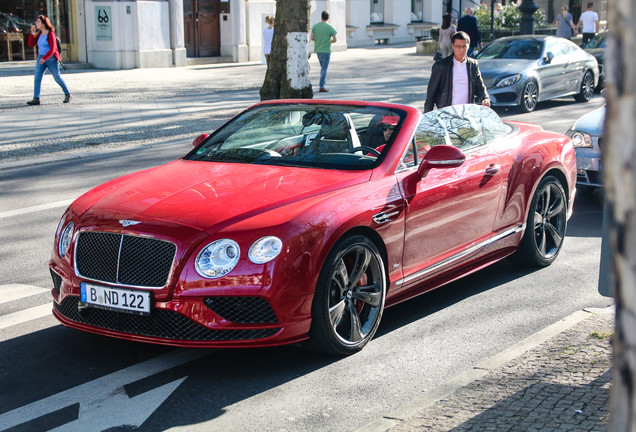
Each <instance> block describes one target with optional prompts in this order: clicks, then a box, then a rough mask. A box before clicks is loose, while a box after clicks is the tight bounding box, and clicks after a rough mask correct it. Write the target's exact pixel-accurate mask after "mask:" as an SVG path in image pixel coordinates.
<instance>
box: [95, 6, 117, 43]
mask: <svg viewBox="0 0 636 432" xmlns="http://www.w3.org/2000/svg"><path fill="white" fill-rule="evenodd" d="M110 17H111V14H110V6H95V29H96V30H95V34H96V37H97V40H113V23H112V22H111V19H110Z"/></svg>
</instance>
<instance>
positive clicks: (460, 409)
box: [358, 307, 614, 432]
mask: <svg viewBox="0 0 636 432" xmlns="http://www.w3.org/2000/svg"><path fill="white" fill-rule="evenodd" d="M613 324H614V308H613V307H610V308H606V309H594V310H590V311H582V312H579V313H576V314H573V315H572V316H570V317H568V318H566V319H565V320H564V321H561V322H559V323H556V324H555V325H553V326H551V327H548V328H547V329H545V330H544V331H542V332H539V333H537V334H536V335H534V336H532V337H530V338H528V339H527V340H526V341H524V342H522V343H521V344H519V345H518V346H515V347H511V348H510V349H508V350H506V351H504V352H503V353H500V354H497V355H495V356H493V357H492V358H491V359H489V360H487V361H486V362H484V363H482V364H480V365H478V366H476V367H475V369H473V370H472V371H469V372H467V373H464V374H462V375H460V376H458V377H456V378H455V379H453V380H451V382H449V383H447V385H445V386H443V388H438V389H435V390H432V391H430V392H427V393H425V394H423V395H422V396H421V397H419V398H418V399H417V400H414V401H412V402H411V403H409V404H406V405H405V406H403V407H402V408H401V409H398V410H397V411H396V412H394V413H391V414H389V415H386V416H384V417H382V418H381V419H378V420H376V421H374V422H373V423H370V424H369V425H367V426H366V427H364V428H362V429H360V430H358V432H379V431H390V432H407V431H409V432H410V431H426V432H438V431H439V432H441V431H450V430H452V431H497V432H499V431H514V432H565V431H576V432H580V431H586V432H589V431H595V432H596V431H597V432H604V431H606V430H607V424H608V411H607V410H608V401H609V389H610V367H611V353H612V348H611V336H612V335H613V333H614V325H613ZM542 340H544V341H543V342H542ZM533 346H534V347H533Z"/></svg>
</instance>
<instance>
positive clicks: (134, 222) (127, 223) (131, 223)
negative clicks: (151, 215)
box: [119, 219, 141, 227]
mask: <svg viewBox="0 0 636 432" xmlns="http://www.w3.org/2000/svg"><path fill="white" fill-rule="evenodd" d="M119 223H120V224H122V225H123V226H125V227H129V226H131V225H137V224H140V223H141V222H138V221H134V220H125V219H121V220H120V221H119Z"/></svg>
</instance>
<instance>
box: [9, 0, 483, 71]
mask: <svg viewBox="0 0 636 432" xmlns="http://www.w3.org/2000/svg"><path fill="white" fill-rule="evenodd" d="M0 1H1V3H0V4H1V5H2V6H0V12H4V11H5V10H6V11H7V12H10V13H13V14H14V15H15V16H19V17H22V18H24V19H25V22H26V23H27V25H25V26H24V29H23V34H22V37H21V38H20V37H19V36H15V35H11V36H10V37H11V38H12V39H11V41H9V40H7V41H4V42H5V43H7V44H8V46H9V48H10V49H11V55H10V56H9V55H8V54H9V53H8V51H9V50H8V49H6V47H5V51H7V53H6V54H7V55H5V56H4V61H15V60H32V59H34V58H35V57H34V56H35V52H34V51H33V49H31V50H29V49H27V50H26V51H25V53H24V54H22V47H21V46H20V43H17V42H16V41H17V39H22V45H26V39H27V38H28V31H29V29H30V23H31V22H32V21H33V20H34V19H35V17H37V15H39V14H44V15H48V16H49V18H51V20H52V22H53V24H54V26H56V29H57V30H56V31H57V33H58V35H59V36H60V37H61V40H62V46H63V58H64V61H67V62H68V61H79V62H86V63H91V64H93V65H94V66H95V67H97V68H107V69H129V68H138V67H139V68H144V67H170V66H184V65H186V64H189V63H196V62H205V61H208V62H210V61H214V60H217V61H218V60H220V61H223V62H235V63H239V62H259V61H262V62H264V56H263V30H264V29H265V27H266V24H265V16H266V15H268V14H269V15H275V14H276V0H0ZM476 4H478V1H473V0H442V1H439V0H311V24H312V25H313V24H314V23H316V22H319V21H320V14H321V12H322V11H323V10H329V11H330V14H331V19H330V21H329V22H330V23H331V24H332V25H333V26H334V27H335V28H336V31H337V32H338V42H336V43H335V44H334V46H333V50H334V51H342V50H346V49H347V47H365V46H372V45H376V44H398V43H409V42H415V41H416V40H419V39H426V38H428V37H430V28H431V27H433V26H438V25H439V24H440V23H441V19H442V15H443V14H444V13H445V12H447V11H451V12H453V14H454V15H455V17H456V18H457V17H458V16H459V11H460V10H463V9H464V8H465V7H468V6H476ZM2 42H3V41H1V40H0V49H2V46H3V45H2ZM27 48H28V47H27ZM9 57H11V58H9ZM0 61H2V51H0Z"/></svg>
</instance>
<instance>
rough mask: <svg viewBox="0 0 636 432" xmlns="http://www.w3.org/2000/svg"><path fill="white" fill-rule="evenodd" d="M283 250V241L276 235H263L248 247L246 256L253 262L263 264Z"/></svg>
mask: <svg viewBox="0 0 636 432" xmlns="http://www.w3.org/2000/svg"><path fill="white" fill-rule="evenodd" d="M281 250H283V242H282V241H280V239H279V238H278V237H274V236H268V237H263V238H260V239H258V240H256V241H255V242H254V244H252V246H251V247H250V251H249V253H248V256H249V257H250V261H252V262H253V263H254V264H265V263H267V262H270V261H271V260H273V259H274V258H276V257H277V256H278V254H279V253H280V251H281Z"/></svg>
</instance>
